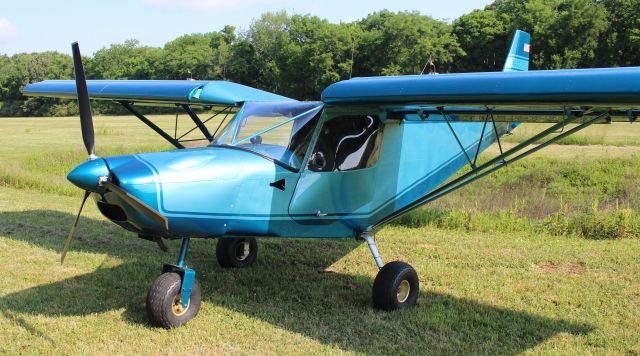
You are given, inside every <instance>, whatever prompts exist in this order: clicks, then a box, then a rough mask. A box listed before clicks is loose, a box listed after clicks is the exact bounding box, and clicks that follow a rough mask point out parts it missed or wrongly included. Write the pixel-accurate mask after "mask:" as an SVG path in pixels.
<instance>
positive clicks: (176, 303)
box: [171, 292, 191, 316]
mask: <svg viewBox="0 0 640 356" xmlns="http://www.w3.org/2000/svg"><path fill="white" fill-rule="evenodd" d="M190 304H191V300H189V302H188V303H187V307H186V308H185V307H183V306H182V295H180V292H178V294H177V295H176V297H175V298H173V305H171V311H172V312H173V314H174V315H176V316H181V315H183V314H184V313H186V312H187V310H189V305H190Z"/></svg>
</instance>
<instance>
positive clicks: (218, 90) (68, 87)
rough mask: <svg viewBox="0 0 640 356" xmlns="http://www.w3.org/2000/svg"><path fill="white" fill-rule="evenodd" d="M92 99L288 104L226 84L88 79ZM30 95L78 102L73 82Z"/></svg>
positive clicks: (46, 85)
mask: <svg viewBox="0 0 640 356" xmlns="http://www.w3.org/2000/svg"><path fill="white" fill-rule="evenodd" d="M87 86H88V89H89V97H90V98H92V99H102V100H115V101H131V102H141V103H161V104H162V103H165V104H203V105H234V106H235V105H240V104H242V103H243V102H247V101H289V100H293V99H290V98H287V97H284V96H280V95H277V94H273V93H269V92H266V91H263V90H259V89H255V88H251V87H248V86H245V85H241V84H236V83H232V82H227V81H221V80H218V81H193V80H88V81H87ZM22 93H23V94H24V95H27V96H44V97H51V98H63V99H75V98H77V96H76V87H75V83H74V81H72V80H45V81H42V82H39V83H33V84H29V85H27V86H26V87H24V89H23V90H22Z"/></svg>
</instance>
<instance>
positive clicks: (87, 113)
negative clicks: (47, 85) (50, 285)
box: [60, 42, 96, 264]
mask: <svg viewBox="0 0 640 356" xmlns="http://www.w3.org/2000/svg"><path fill="white" fill-rule="evenodd" d="M71 53H72V55H73V71H74V74H75V78H76V92H77V93H78V108H79V109H80V127H81V128H82V140H83V141H84V147H85V148H86V149H87V154H88V155H89V159H95V158H96V148H95V145H94V141H95V137H94V133H93V116H92V115H91V103H90V102H89V90H88V89H87V79H86V78H85V76H84V66H83V65H82V57H81V56H80V47H79V46H78V42H73V43H72V44H71ZM89 195H91V192H89V191H85V192H84V197H83V198H82V203H81V204H80V210H78V215H77V216H76V220H75V222H74V223H73V226H72V227H71V231H69V236H67V241H66V242H65V244H64V249H63V250H62V256H61V257H60V264H63V263H64V258H65V257H66V256H67V251H69V247H71V241H72V240H73V234H74V233H75V232H76V227H77V226H78V221H79V220H80V214H81V213H82V208H84V203H85V202H86V201H87V198H89Z"/></svg>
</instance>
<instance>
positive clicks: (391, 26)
mask: <svg viewBox="0 0 640 356" xmlns="http://www.w3.org/2000/svg"><path fill="white" fill-rule="evenodd" d="M359 24H360V26H361V28H362V31H363V34H362V40H361V42H360V45H359V48H358V51H357V56H356V60H355V68H356V72H357V73H359V74H361V75H367V76H370V75H399V74H421V73H423V72H426V71H427V69H429V68H428V67H430V66H432V67H435V69H436V70H437V71H440V72H447V71H449V69H450V68H452V67H451V66H452V65H453V60H454V59H455V58H456V57H457V56H460V55H463V54H464V52H463V51H462V49H461V48H460V46H459V44H458V41H457V39H456V37H455V36H454V35H453V33H452V32H451V26H450V25H448V24H447V23H445V22H443V21H437V20H434V19H433V18H431V17H429V16H423V15H420V14H419V13H418V12H398V13H393V12H389V11H386V10H385V11H380V12H376V13H373V14H371V15H369V16H367V17H366V18H365V19H363V20H362V21H360V22H359ZM431 64H433V65H431Z"/></svg>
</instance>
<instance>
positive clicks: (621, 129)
mask: <svg viewBox="0 0 640 356" xmlns="http://www.w3.org/2000/svg"><path fill="white" fill-rule="evenodd" d="M550 126H551V124H535V123H526V124H522V125H520V126H519V127H518V128H517V129H515V130H514V131H513V134H511V135H509V136H505V137H504V141H505V142H511V143H520V142H523V141H524V140H525V139H527V138H529V137H531V136H532V134H533V133H537V132H540V131H542V130H544V129H546V128H548V127H550ZM575 126H576V125H575V124H574V125H567V127H566V128H565V130H570V129H571V128H573V127H575ZM558 144H560V145H606V146H639V145H640V125H638V124H635V123H634V124H631V123H622V122H620V123H613V124H598V125H592V126H589V127H587V128H586V129H584V130H582V131H580V132H578V133H576V134H574V135H570V136H568V137H566V138H563V139H562V140H559V141H558Z"/></svg>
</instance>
